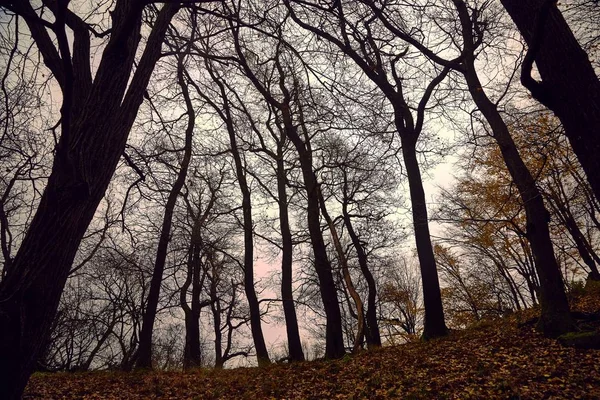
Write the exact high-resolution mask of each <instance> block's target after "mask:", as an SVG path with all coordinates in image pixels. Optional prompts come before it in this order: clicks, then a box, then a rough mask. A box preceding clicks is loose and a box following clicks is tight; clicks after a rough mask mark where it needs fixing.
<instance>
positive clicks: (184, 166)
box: [136, 56, 196, 369]
mask: <svg viewBox="0 0 600 400" xmlns="http://www.w3.org/2000/svg"><path fill="white" fill-rule="evenodd" d="M177 79H178V83H179V87H180V88H181V92H182V94H183V98H184V100H185V104H186V112H187V118H188V121H187V127H186V131H185V145H184V150H183V158H182V160H181V164H180V166H179V171H178V173H177V178H176V179H175V182H174V183H173V187H172V188H171V190H170V191H169V196H168V197H167V204H166V205H165V212H164V215H163V222H162V227H161V231H160V238H159V240H158V247H157V249H156V260H155V262H154V270H153V271H152V280H151V282H150V290H149V291H148V298H147V300H146V309H145V310H144V318H143V323H142V331H141V332H140V345H139V348H138V353H137V360H136V368H138V369H151V368H152V333H153V330H154V321H155V320H156V313H157V310H158V302H159V298H160V287H161V285H162V280H163V273H164V270H165V263H166V260H167V250H168V248H169V242H170V241H171V225H172V222H173V212H174V210H175V205H176V204H177V199H178V197H179V194H180V192H181V189H182V188H183V185H184V184H185V179H186V177H187V172H188V167H189V165H190V160H191V157H192V139H193V135H194V126H195V123H196V112H195V111H194V106H193V104H192V101H191V99H190V94H189V91H188V87H187V83H186V82H185V80H184V76H183V56H180V59H179V62H178V70H177Z"/></svg>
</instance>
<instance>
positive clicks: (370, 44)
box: [284, 0, 450, 338]
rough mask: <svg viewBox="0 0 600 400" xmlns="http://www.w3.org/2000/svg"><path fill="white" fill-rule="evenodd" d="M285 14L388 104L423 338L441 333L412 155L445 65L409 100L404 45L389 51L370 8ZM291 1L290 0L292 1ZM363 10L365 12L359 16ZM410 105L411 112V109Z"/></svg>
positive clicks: (303, 6)
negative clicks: (334, 51)
mask: <svg viewBox="0 0 600 400" xmlns="http://www.w3.org/2000/svg"><path fill="white" fill-rule="evenodd" d="M284 3H285V5H286V7H287V8H288V10H289V12H290V16H291V18H292V19H293V20H294V22H296V23H297V24H298V25H299V26H300V27H301V28H303V29H305V30H307V31H309V32H311V33H312V34H314V35H316V36H317V37H319V38H322V39H325V40H327V41H328V42H330V43H331V44H333V45H334V46H335V47H337V48H338V49H339V50H340V51H341V52H342V53H343V54H345V55H346V56H347V57H348V58H349V59H351V60H352V61H353V62H354V63H355V64H356V65H357V66H358V67H359V68H360V69H361V70H362V72H363V73H364V74H365V75H366V76H367V77H368V78H369V79H370V80H371V81H372V82H373V83H374V84H375V85H376V86H377V87H378V88H379V90H381V92H382V93H383V94H384V95H385V97H386V98H387V100H388V101H389V103H390V104H391V106H392V108H393V110H394V122H395V127H396V130H397V132H398V135H399V137H400V142H401V144H402V156H403V159H404V167H405V170H406V175H407V178H408V185H409V190H410V198H411V205H412V217H413V228H414V232H415V240H416V245H417V252H418V255H419V263H420V268H421V275H422V284H423V293H424V295H423V299H424V303H425V329H424V331H423V337H424V338H434V337H438V336H444V335H446V334H447V329H446V325H445V322H444V310H443V307H442V299H441V294H440V285H439V279H438V274H437V269H436V265H435V257H434V254H433V247H432V245H431V235H430V233H429V223H428V215H427V202H426V200H425V190H424V189H423V180H422V176H421V168H420V166H419V160H418V157H417V143H418V141H419V137H420V136H421V133H422V131H423V124H424V122H425V114H426V109H427V107H428V106H427V103H428V102H429V100H430V98H431V96H432V95H433V93H434V91H435V89H436V87H437V86H438V85H439V84H440V83H441V82H442V81H443V80H444V78H445V77H446V75H447V74H448V72H449V70H450V69H449V68H447V67H444V68H441V69H437V70H434V71H433V76H432V77H427V78H425V76H422V78H425V79H426V80H427V83H426V84H425V89H424V90H423V91H422V96H421V98H420V99H419V101H418V102H417V103H416V105H415V104H409V102H408V101H407V97H406V95H405V90H406V79H404V78H403V77H402V76H401V74H402V73H401V72H399V68H400V67H399V65H398V63H399V62H400V60H402V58H403V57H404V56H405V55H406V52H407V50H406V51H405V49H402V50H400V49H399V48H398V47H397V46H392V47H390V48H391V49H393V51H392V53H393V54H390V53H389V51H388V49H385V50H384V49H383V48H384V46H386V45H388V44H389V42H388V41H387V37H385V36H383V37H380V36H378V29H380V27H379V26H374V25H375V21H374V19H373V18H371V16H370V15H368V14H369V13H370V10H368V9H367V7H366V6H365V8H364V9H360V8H355V4H354V3H352V4H350V3H347V2H344V1H337V2H334V3H333V6H331V7H329V6H327V7H324V6H321V5H320V4H319V3H318V2H309V1H305V2H304V1H303V2H301V3H298V4H297V6H296V5H293V3H292V2H290V1H288V0H286V1H285V2H284ZM294 4H295V3H294ZM365 13H367V15H366V16H365ZM415 109H416V113H415V111H414V110H415Z"/></svg>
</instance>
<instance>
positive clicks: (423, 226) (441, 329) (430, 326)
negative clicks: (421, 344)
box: [401, 135, 448, 339]
mask: <svg viewBox="0 0 600 400" xmlns="http://www.w3.org/2000/svg"><path fill="white" fill-rule="evenodd" d="M401 140H402V155H403V157H404V166H405V167H406V176H407V178H408V186H409V189H410V201H411V205H412V216H413V227H414V230H415V240H416V242H417V253H418V256H419V264H420V268H421V280H422V284H423V302H424V304H425V322H424V329H423V338H424V339H431V338H434V337H440V336H445V335H447V334H448V328H446V323H445V322H444V309H443V307H442V295H441V292H440V282H439V279H438V274H437V267H436V264H435V257H434V254H433V247H432V246H431V236H430V234H429V224H428V220H427V204H426V202H425V191H424V189H423V180H422V179H421V171H420V169H419V162H418V160H417V151H416V147H415V146H416V140H415V139H412V138H411V137H409V136H407V135H402V136H401Z"/></svg>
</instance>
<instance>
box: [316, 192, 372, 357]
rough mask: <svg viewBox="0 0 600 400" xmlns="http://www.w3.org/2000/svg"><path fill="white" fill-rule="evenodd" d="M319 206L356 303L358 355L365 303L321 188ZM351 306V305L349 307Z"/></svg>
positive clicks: (353, 348)
mask: <svg viewBox="0 0 600 400" xmlns="http://www.w3.org/2000/svg"><path fill="white" fill-rule="evenodd" d="M319 204H320V205H321V213H322V214H323V218H325V221H326V222H327V226H328V227H329V232H331V240H332V241H333V246H334V247H335V251H336V253H337V255H338V260H339V263H340V266H341V269H342V277H343V279H344V283H345V284H346V287H347V288H348V292H349V294H350V297H352V301H353V302H354V306H355V307H356V319H357V320H358V324H357V327H356V337H355V338H354V343H353V346H352V352H353V353H356V352H358V350H360V348H361V345H362V338H363V336H364V335H365V310H364V305H363V301H362V300H361V298H360V295H359V294H358V292H357V291H356V288H355V287H354V283H353V282H352V277H351V276H350V270H349V269H348V259H347V258H346V255H345V254H344V249H343V247H342V243H341V242H340V237H339V236H338V233H337V230H336V228H335V224H334V223H333V220H332V219H331V217H330V216H329V212H327V207H326V206H325V199H324V198H323V194H322V193H321V189H320V188H319ZM349 306H350V305H349Z"/></svg>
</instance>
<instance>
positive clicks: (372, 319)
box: [342, 171, 381, 348]
mask: <svg viewBox="0 0 600 400" xmlns="http://www.w3.org/2000/svg"><path fill="white" fill-rule="evenodd" d="M347 178H348V177H347V174H346V173H345V171H344V188H343V200H342V217H343V218H344V224H345V225H346V229H347V230H348V234H349V235H350V239H351V240H352V245H353V246H354V249H355V250H356V254H357V257H358V265H359V266H360V271H361V272H362V274H363V276H364V277H365V280H366V281H367V287H368V290H369V292H368V298H367V329H366V331H365V334H366V338H367V346H368V347H369V348H374V347H380V346H381V334H380V332H379V324H378V322H377V285H376V284H375V278H374V277H373V274H372V273H371V270H370V268H369V264H368V261H367V254H366V253H365V249H364V248H363V246H362V244H361V242H360V238H359V237H358V235H357V234H356V231H355V230H354V226H353V225H352V219H351V218H350V214H349V213H348V200H349V199H348V197H347V194H348V190H347V189H348V180H347Z"/></svg>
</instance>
